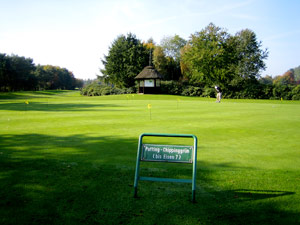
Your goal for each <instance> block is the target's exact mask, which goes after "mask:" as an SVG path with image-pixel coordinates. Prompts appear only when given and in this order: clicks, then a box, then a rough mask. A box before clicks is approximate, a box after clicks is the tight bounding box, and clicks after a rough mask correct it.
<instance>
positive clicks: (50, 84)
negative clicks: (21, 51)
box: [35, 65, 77, 90]
mask: <svg viewBox="0 0 300 225" xmlns="http://www.w3.org/2000/svg"><path fill="white" fill-rule="evenodd" d="M35 74H36V76H37V78H38V87H39V89H45V90H49V89H50V90H55V89H63V90H72V89H74V88H75V87H76V84H77V83H76V79H75V77H74V75H73V73H72V72H70V71H68V70H67V69H66V68H60V67H58V66H51V65H45V66H41V65H38V66H37V68H36V71H35Z"/></svg>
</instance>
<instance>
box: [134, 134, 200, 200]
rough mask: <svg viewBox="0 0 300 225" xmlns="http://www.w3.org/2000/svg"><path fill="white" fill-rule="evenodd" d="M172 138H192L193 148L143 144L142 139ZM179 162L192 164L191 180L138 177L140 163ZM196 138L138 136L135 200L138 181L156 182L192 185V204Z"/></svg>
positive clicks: (169, 135)
mask: <svg viewBox="0 0 300 225" xmlns="http://www.w3.org/2000/svg"><path fill="white" fill-rule="evenodd" d="M149 136H150V137H151V136H153V137H172V138H176V139H178V138H193V139H194V146H184V145H157V144H143V138H144V137H149ZM141 161H153V162H180V163H192V164H193V174H192V175H193V176H192V179H177V178H163V177H152V176H151V177H144V176H140V162H141ZM196 169H197V137H196V136H195V135H193V134H153V133H143V134H141V135H140V138H139V144H138V151H137V156H136V167H135V175H134V197H135V198H137V192H138V183H139V181H157V182H179V183H191V184H192V202H195V201H196V198H195V194H196V172H197V170H196Z"/></svg>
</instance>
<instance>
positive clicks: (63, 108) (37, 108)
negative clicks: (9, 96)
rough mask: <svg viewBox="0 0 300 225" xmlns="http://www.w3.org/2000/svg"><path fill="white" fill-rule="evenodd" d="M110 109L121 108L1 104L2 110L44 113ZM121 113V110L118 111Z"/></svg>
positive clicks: (51, 104) (106, 105) (36, 103)
mask: <svg viewBox="0 0 300 225" xmlns="http://www.w3.org/2000/svg"><path fill="white" fill-rule="evenodd" d="M108 107H109V108H110V109H109V111H113V109H111V108H112V107H120V105H116V104H107V103H105V104H87V103H82V102H80V103H61V104H56V103H52V102H50V103H48V102H29V104H26V103H25V102H15V103H2V104H0V110H12V111H23V112H26V111H44V112H60V111H74V112H75V111H86V110H92V109H93V110H95V111H98V110H104V109H105V108H108ZM118 111H119V110H118Z"/></svg>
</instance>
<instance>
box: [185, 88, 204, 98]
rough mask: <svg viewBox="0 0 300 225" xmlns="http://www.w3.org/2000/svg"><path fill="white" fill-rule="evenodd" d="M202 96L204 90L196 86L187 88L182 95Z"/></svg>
mask: <svg viewBox="0 0 300 225" xmlns="http://www.w3.org/2000/svg"><path fill="white" fill-rule="evenodd" d="M201 94H202V89H201V88H200V87H195V86H186V87H185V88H184V89H183V91H182V92H181V95H184V96H200V95H201Z"/></svg>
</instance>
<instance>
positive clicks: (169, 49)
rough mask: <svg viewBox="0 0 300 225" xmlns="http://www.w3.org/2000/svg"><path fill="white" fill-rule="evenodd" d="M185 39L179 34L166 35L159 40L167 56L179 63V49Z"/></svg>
mask: <svg viewBox="0 0 300 225" xmlns="http://www.w3.org/2000/svg"><path fill="white" fill-rule="evenodd" d="M186 43H187V41H186V40H185V39H183V38H181V37H180V36H179V35H177V34H175V35H174V36H168V37H165V38H163V39H162V40H161V44H160V45H161V47H162V49H163V51H164V53H165V55H166V56H167V57H171V58H173V59H174V61H175V62H176V63H178V64H179V63H180V58H181V55H180V50H181V49H182V48H183V47H184V46H185V45H186Z"/></svg>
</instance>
